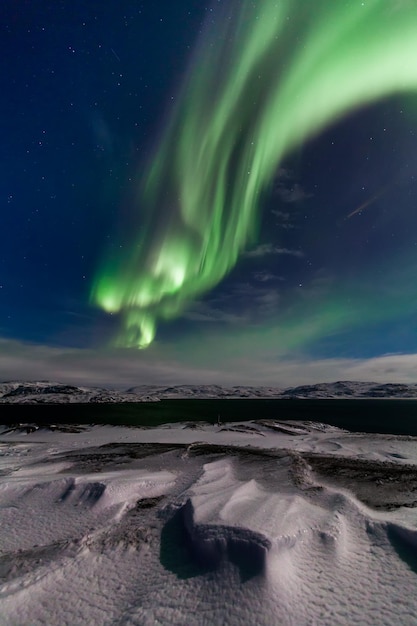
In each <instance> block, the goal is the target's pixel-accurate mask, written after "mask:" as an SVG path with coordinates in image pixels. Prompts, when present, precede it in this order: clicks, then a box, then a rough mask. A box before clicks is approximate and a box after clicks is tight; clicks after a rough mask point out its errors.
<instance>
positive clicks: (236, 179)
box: [91, 0, 417, 348]
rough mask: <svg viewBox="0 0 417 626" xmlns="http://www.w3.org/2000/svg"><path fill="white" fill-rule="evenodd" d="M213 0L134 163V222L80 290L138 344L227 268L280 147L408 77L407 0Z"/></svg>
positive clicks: (413, 32) (414, 44) (415, 25)
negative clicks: (155, 133)
mask: <svg viewBox="0 0 417 626" xmlns="http://www.w3.org/2000/svg"><path fill="white" fill-rule="evenodd" d="M226 4H227V7H225V8H224V13H223V14H220V15H218V17H217V21H216V22H215V23H214V24H211V25H210V26H209V27H208V28H207V30H206V32H205V33H204V34H203V36H202V37H201V40H200V41H199V44H198V46H197V49H196V52H195V55H194V58H193V62H192V64H191V66H190V68H189V71H188V73H187V75H186V78H185V81H184V84H183V86H182V89H181V91H180V94H179V97H178V100H177V105H176V107H175V109H174V111H173V112H172V115H171V118H170V121H169V123H168V125H167V128H166V129H165V132H164V134H163V136H162V138H161V141H160V143H159V145H158V146H157V149H156V152H155V154H154V157H153V158H152V161H151V163H150V165H149V167H148V170H147V171H146V173H145V176H144V181H143V185H142V187H141V191H140V197H141V200H140V203H141V205H143V204H144V205H145V206H146V207H147V208H149V221H148V224H147V227H146V228H145V229H144V231H143V233H142V234H141V236H138V237H137V240H135V238H134V236H133V237H132V236H129V237H126V240H128V239H129V240H130V243H129V244H128V245H127V246H126V245H125V246H124V247H123V249H122V250H121V252H120V258H119V259H117V263H115V262H114V260H107V261H106V262H105V263H103V266H102V268H101V271H100V272H99V274H98V276H97V277H96V280H95V283H94V285H93V289H92V294H91V297H92V300H93V302H95V303H96V304H97V305H98V306H100V307H102V308H103V309H104V310H105V311H108V312H112V313H115V312H117V313H122V316H123V327H122V331H121V334H120V337H119V340H118V343H119V345H123V346H137V347H142V348H144V347H147V346H148V345H149V344H150V343H151V342H152V341H153V339H154V337H155V332H156V327H157V323H158V321H159V320H163V319H172V318H174V317H176V316H179V315H180V314H181V312H182V311H183V310H184V308H185V307H186V306H187V304H188V303H189V302H190V301H192V300H193V299H194V298H196V297H198V296H199V295H201V294H202V293H204V292H206V291H208V290H210V289H211V288H212V287H214V286H215V285H216V284H217V283H219V282H220V281H221V279H222V278H223V277H224V276H225V274H226V273H227V272H229V271H230V270H231V268H232V267H233V266H234V265H235V263H236V261H237V259H238V257H239V255H240V253H241V252H242V251H243V250H244V249H245V248H246V247H247V245H248V243H252V242H253V241H254V240H255V238H256V234H257V224H258V216H259V212H260V205H261V200H262V192H263V191H265V190H266V189H267V188H268V185H269V183H270V181H271V179H272V178H273V176H274V173H275V172H276V171H277V168H278V167H279V164H280V162H281V161H282V159H283V157H284V156H285V155H286V154H288V153H289V152H290V151H291V150H293V149H294V148H295V147H297V146H298V145H300V144H301V143H302V142H304V141H306V140H308V139H309V138H311V137H312V136H313V135H315V134H317V133H319V132H320V131H322V130H323V129H324V128H325V127H327V126H328V125H330V124H332V123H334V122H335V121H336V120H338V119H339V118H340V117H342V116H343V115H345V114H346V113H348V112H349V111H351V110H353V109H354V108H357V107H359V106H361V105H363V104H366V103H370V102H373V101H376V100H377V99H380V98H382V97H386V96H388V95H391V94H394V93H398V92H406V91H410V90H414V89H416V87H417V11H416V9H415V4H414V2H408V1H407V0H404V1H403V2H400V1H399V0H350V1H349V0H344V1H343V2H342V1H341V0H314V2H313V1H312V0H311V1H310V0H259V1H258V2H253V0H251V1H250V2H249V0H241V1H240V2H238V3H236V4H233V3H232V2H227V3H226ZM231 7H233V8H231ZM216 11H217V9H216ZM229 16H231V17H232V19H231V20H230V19H228V17H229ZM126 250H127V251H126Z"/></svg>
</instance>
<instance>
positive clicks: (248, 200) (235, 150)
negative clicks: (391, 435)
mask: <svg viewBox="0 0 417 626" xmlns="http://www.w3.org/2000/svg"><path fill="white" fill-rule="evenodd" d="M0 12H2V20H0V30H1V37H0V47H1V50H2V55H1V56H0V77H1V78H2V93H3V98H2V99H0V111H1V117H0V119H1V120H2V143H1V146H0V150H1V155H2V174H1V176H0V202H1V206H2V217H3V221H2V229H1V231H0V237H1V246H0V373H1V372H3V374H2V378H3V379H4V380H8V379H11V378H19V379H20V378H22V377H24V378H31V379H33V378H34V379H38V378H39V377H41V378H49V379H56V380H58V379H59V380H66V381H68V382H71V381H72V382H83V381H86V382H87V381H88V383H90V384H101V383H103V382H104V383H106V384H110V385H111V383H112V381H113V380H115V378H117V380H118V381H119V383H120V385H122V386H123V385H124V384H125V382H126V381H129V382H130V383H131V384H132V385H135V384H139V381H144V382H149V383H152V382H154V381H155V382H161V381H166V382H169V383H170V384H171V383H172V384H175V383H184V384H186V383H190V382H193V381H198V382H215V383H218V384H223V383H224V384H264V383H265V384H272V385H284V384H285V385H291V384H293V383H294V384H295V383H303V382H307V383H309V382H320V381H322V380H335V379H337V378H338V379H345V378H346V379H349V378H350V379H352V378H355V379H361V380H370V379H372V380H380V381H386V382H391V381H393V380H406V381H411V382H412V381H414V380H415V379H416V377H417V327H416V322H415V320H416V319H417V289H416V288H415V283H416V281H415V276H416V271H417V212H416V210H415V208H416V199H417V93H416V86H417V15H416V12H415V10H414V3H413V2H411V1H410V2H408V1H407V0H403V1H401V0H372V1H365V0H363V1H362V2H360V1H358V0H349V1H346V2H333V1H330V0H326V1H325V0H319V1H318V2H314V3H313V2H306V1H301V0H291V1H290V0H276V1H275V2H273V1H272V0H262V1H260V0H259V1H256V2H253V1H251V2H249V1H246V0H232V1H229V0H228V1H227V2H226V0H216V1H213V2H209V3H207V4H205V3H203V2H200V0H184V1H183V2H181V3H173V2H168V0H161V1H160V2H152V3H150V2H142V1H141V0H117V2H116V0H109V1H108V2H106V3H86V2H84V0H71V2H70V0H60V2H59V3H16V2H15V0H4V2H3V3H2V8H1V10H0ZM138 347H147V349H146V350H138V349H137V348H138ZM414 363H415V365H414ZM126 384H129V383H126Z"/></svg>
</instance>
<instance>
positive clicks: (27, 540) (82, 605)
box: [0, 421, 417, 626]
mask: <svg viewBox="0 0 417 626" xmlns="http://www.w3.org/2000/svg"><path fill="white" fill-rule="evenodd" d="M71 431H78V432H71ZM416 444H417V439H413V438H411V437H396V436H391V435H362V434H356V433H348V432H345V431H341V430H338V429H336V428H333V427H329V426H324V425H320V424H319V425H317V424H316V425H313V424H310V423H300V422H294V423H289V422H285V423H283V422H281V423H279V422H273V421H263V422H255V421H253V422H245V423H241V424H236V423H235V424H229V425H227V424H226V425H220V426H213V425H209V424H207V425H204V424H202V423H197V424H189V423H188V424H176V425H170V426H165V427H160V428H154V429H140V428H136V429H134V428H123V427H100V426H95V427H90V428H86V427H80V428H74V426H72V427H69V428H68V429H66V428H65V427H63V428H62V430H55V431H53V432H52V431H49V430H41V429H39V430H37V431H35V432H30V433H27V432H26V430H25V429H12V430H10V429H9V430H8V429H7V428H3V430H2V431H1V434H0V455H1V456H0V528H1V533H0V624H1V626H3V625H13V626H16V625H19V626H20V625H22V626H23V625H25V626H26V625H28V626H29V625H30V626H36V625H40V624H42V625H45V624H47V625H51V626H53V625H59V626H64V625H71V626H77V625H82V624H95V625H105V624H106V625H107V624H108V625H110V624H123V625H128V624H129V625H133V624H135V625H141V626H142V625H143V626H147V625H151V624H152V625H157V624H169V625H171V624H172V625H187V626H194V625H200V624H201V625H203V624H204V625H207V626H208V625H210V626H212V625H214V624H216V625H217V624H219V625H220V624H221V625H230V626H232V625H237V624H241V625H245V626H246V625H257V626H258V625H259V626H262V625H265V626H266V625H268V626H272V625H274V626H275V625H278V624H280V625H283V626H307V625H310V626H313V625H320V626H322V625H329V626H335V625H338V624H343V625H344V624H349V625H351V624H358V625H359V624H360V625H361V626H366V625H367V624H375V625H378V626H381V625H384V624H387V625H388V624H392V625H396V626H397V625H398V624H401V625H409V624H410V625H411V624H417V596H416V593H415V589H416V584H417V445H416Z"/></svg>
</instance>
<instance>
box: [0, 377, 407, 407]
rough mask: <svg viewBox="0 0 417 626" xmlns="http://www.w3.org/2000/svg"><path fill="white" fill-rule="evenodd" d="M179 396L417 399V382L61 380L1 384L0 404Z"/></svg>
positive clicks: (108, 401) (123, 400)
mask: <svg viewBox="0 0 417 626" xmlns="http://www.w3.org/2000/svg"><path fill="white" fill-rule="evenodd" d="M175 398H178V399H179V398H194V399H205V398H217V399H226V398H310V399H313V398H340V399H343V398H417V384H414V385H412V384H400V383H386V384H380V383H372V382H355V381H339V382H335V383H320V384H316V385H303V386H300V387H291V388H288V389H282V388H280V387H250V386H235V387H221V386H219V385H174V386H161V385H138V386H136V387H130V388H129V389H126V390H120V389H118V390H116V389H101V388H98V387H76V386H74V385H66V384H62V383H57V382H55V383H54V382H48V381H43V382H22V381H21V382H19V381H10V382H3V383H0V404H12V403H13V404H45V403H47V404H60V403H68V402H93V403H107V404H109V403H113V402H149V401H152V402H155V401H158V400H164V399H175Z"/></svg>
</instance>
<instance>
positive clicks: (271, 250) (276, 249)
mask: <svg viewBox="0 0 417 626" xmlns="http://www.w3.org/2000/svg"><path fill="white" fill-rule="evenodd" d="M274 254H277V255H278V254H280V255H289V256H295V257H298V258H302V257H303V256H304V253H303V252H302V251H301V250H293V249H290V248H281V247H280V246H274V245H273V244H271V243H261V244H260V245H259V246H256V248H253V249H252V250H248V251H247V252H245V254H244V256H245V257H247V258H250V259H256V258H260V257H264V256H269V255H274Z"/></svg>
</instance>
